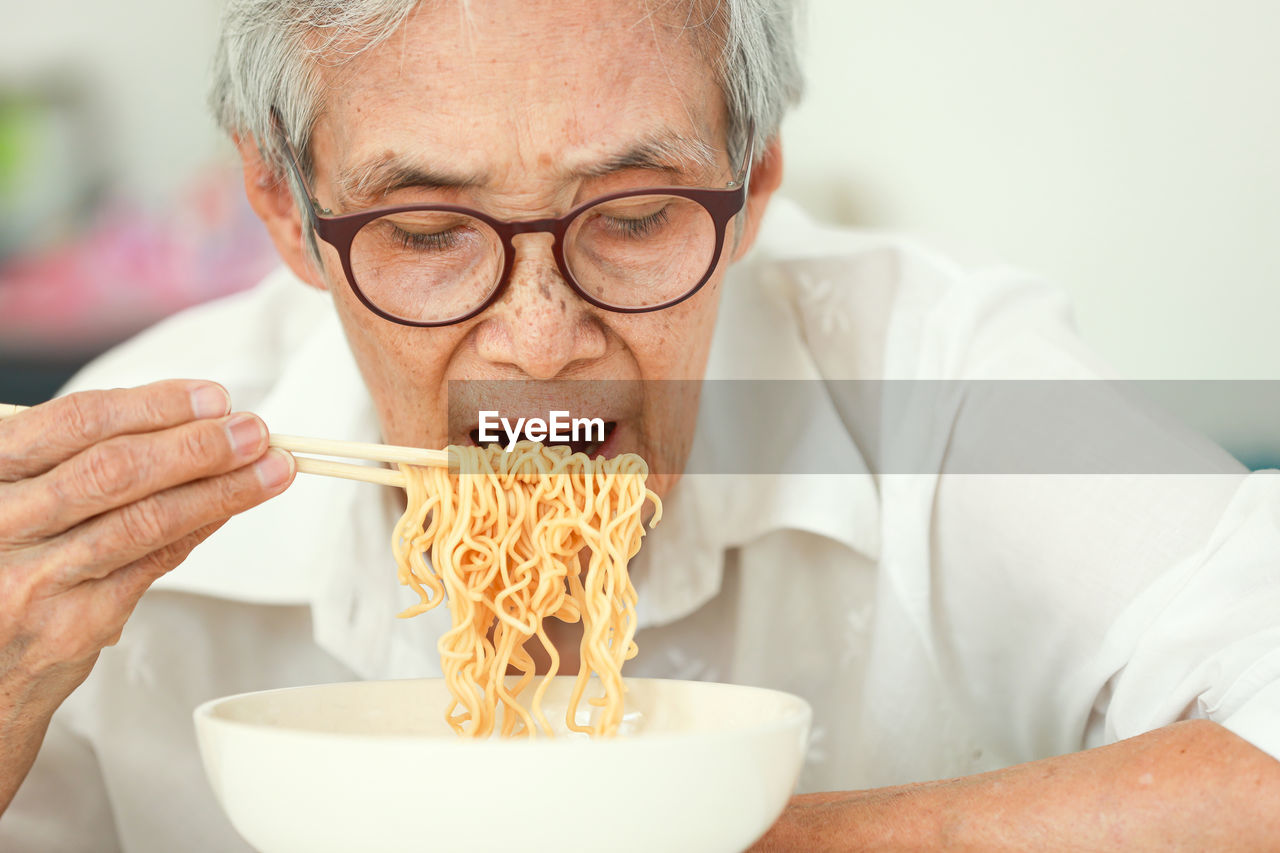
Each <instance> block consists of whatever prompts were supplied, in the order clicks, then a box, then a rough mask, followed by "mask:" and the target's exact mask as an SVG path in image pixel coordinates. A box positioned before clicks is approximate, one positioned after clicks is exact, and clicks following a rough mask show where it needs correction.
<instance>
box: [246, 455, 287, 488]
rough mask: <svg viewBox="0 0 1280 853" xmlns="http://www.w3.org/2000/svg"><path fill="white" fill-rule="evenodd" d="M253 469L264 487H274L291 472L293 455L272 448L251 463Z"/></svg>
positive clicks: (283, 480)
mask: <svg viewBox="0 0 1280 853" xmlns="http://www.w3.org/2000/svg"><path fill="white" fill-rule="evenodd" d="M253 471H254V473H255V474H257V475H258V482H259V483H261V484H262V487H263V488H264V489H274V488H276V487H278V486H279V485H280V484H282V483H284V482H285V481H286V480H288V479H289V477H290V475H292V474H293V457H291V456H290V455H289V454H287V453H285V452H284V451H283V450H276V449H274V448H273V449H271V450H268V451H267V453H266V455H265V456H263V457H262V458H261V459H259V460H258V461H257V462H255V463H254V464H253Z"/></svg>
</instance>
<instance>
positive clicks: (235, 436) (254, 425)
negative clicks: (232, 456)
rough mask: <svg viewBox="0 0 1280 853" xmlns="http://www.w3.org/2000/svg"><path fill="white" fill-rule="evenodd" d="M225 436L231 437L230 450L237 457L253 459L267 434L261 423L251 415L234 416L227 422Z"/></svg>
mask: <svg viewBox="0 0 1280 853" xmlns="http://www.w3.org/2000/svg"><path fill="white" fill-rule="evenodd" d="M227 434H228V435H229V436H230V437H231V449H232V450H234V451H235V452H236V455H237V456H246V457H253V456H256V455H257V454H258V449H259V448H261V447H262V440H263V439H264V438H266V434H267V433H266V430H265V429H264V428H263V426H262V421H260V420H258V419H257V418H255V417H254V416H253V415H236V416H235V417H234V418H232V419H231V420H229V421H227Z"/></svg>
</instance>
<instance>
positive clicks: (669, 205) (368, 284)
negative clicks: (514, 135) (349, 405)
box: [273, 110, 755, 326]
mask: <svg viewBox="0 0 1280 853" xmlns="http://www.w3.org/2000/svg"><path fill="white" fill-rule="evenodd" d="M274 112H275V111H274V110H273V114H274ZM275 118H276V127H277V129H278V132H280V136H281V138H282V139H283V141H284V145H285V147H286V149H287V150H288V152H289V169H290V171H291V173H292V177H293V180H294V181H296V182H297V186H298V187H300V188H301V189H302V191H303V193H304V195H305V196H306V197H307V199H308V200H309V201H310V206H311V210H310V211H309V214H310V220H311V221H310V223H309V224H310V226H311V227H312V228H313V229H314V231H315V233H316V234H317V235H318V236H319V237H320V239H322V240H324V241H325V242H326V243H328V244H329V245H331V246H333V248H334V249H336V250H337V252H338V256H339V257H340V258H341V260H342V269H343V271H344V272H345V273H346V276H347V283H348V284H350V285H351V290H352V291H353V292H354V293H355V295H356V297H357V298H358V299H359V300H360V301H361V302H362V303H364V305H365V306H366V307H367V308H368V309H369V310H370V311H372V312H373V313H375V314H377V315H378V316H380V317H383V318H385V319H387V320H390V321H392V322H393V323H401V324H403V325H406V326H447V325H450V324H452V323H460V322H462V321H463V320H469V319H471V318H472V317H474V316H476V315H477V314H479V313H480V312H482V311H484V310H485V309H486V308H488V307H489V306H490V305H492V304H493V303H494V302H496V301H497V300H498V298H499V297H501V296H502V294H503V292H504V291H505V290H506V288H507V285H508V284H509V283H510V278H511V268H512V267H513V266H514V264H515V256H516V250H515V246H514V244H513V243H512V239H513V238H514V237H515V236H516V235H517V234H537V233H549V234H551V235H553V237H554V240H553V244H552V253H553V255H554V256H555V261H556V266H557V267H559V270H560V275H561V276H562V277H563V278H564V280H565V282H566V283H568V285H569V286H570V287H572V288H573V290H574V291H575V292H576V293H577V294H578V295H579V296H581V297H582V298H583V299H585V300H586V301H587V302H589V303H591V304H592V305H594V306H596V307H597V308H603V309H605V310H607V311H617V312H621V313H624V314H639V313H643V312H646V311H660V310H662V309H663V308H670V307H671V306H672V305H676V304H679V303H680V302H683V301H684V300H686V299H688V298H689V297H691V296H693V295H694V294H695V293H697V292H698V291H699V290H700V289H701V288H702V286H703V285H705V284H706V283H707V281H708V280H710V278H711V275H712V273H713V272H714V271H715V268H716V265H717V264H718V263H719V261H720V255H721V252H722V251H723V249H724V236H725V231H726V230H727V228H728V224H729V222H730V221H731V220H732V219H733V217H734V216H735V215H737V213H738V212H739V211H740V210H742V208H743V206H744V205H745V204H746V198H747V186H748V180H749V173H750V168H751V161H752V157H753V153H754V148H755V133H754V130H753V131H752V132H751V133H750V134H749V136H748V144H747V149H746V154H745V156H744V158H743V162H742V164H741V165H740V167H739V169H738V173H737V176H736V177H735V178H734V180H733V181H732V182H731V183H729V184H728V185H727V186H726V187H724V188H723V189H703V188H694V187H653V188H646V189H636V190H627V191H625V192H617V193H611V194H610V195H606V196H602V197H600V198H597V199H594V200H592V201H589V202H586V203H585V204H581V205H579V206H578V207H575V208H574V209H573V210H571V211H569V212H568V213H566V214H565V215H564V216H561V217H555V218H549V219H527V220H520V221H507V220H501V219H495V218H494V217H492V216H489V215H488V214H486V213H484V212H483V211H480V210H474V209H472V208H469V207H460V206H458V205H452V204H412V205H400V206H395V207H380V208H374V209H372V210H364V211H360V212H357V213H347V214H342V215H337V216H335V215H333V213H332V212H331V211H329V210H326V209H324V208H323V207H321V205H320V203H319V202H318V201H317V200H316V199H315V197H314V196H313V195H312V194H311V191H310V189H309V188H308V187H307V184H306V182H305V181H304V180H303V177H302V169H301V167H300V165H299V161H298V157H297V154H296V152H295V151H294V150H293V147H292V144H291V143H290V142H289V140H288V139H287V137H286V136H285V134H284V133H283V129H282V125H281V123H280V121H279V116H278V114H276V115H275Z"/></svg>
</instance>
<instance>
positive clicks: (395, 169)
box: [335, 133, 717, 206]
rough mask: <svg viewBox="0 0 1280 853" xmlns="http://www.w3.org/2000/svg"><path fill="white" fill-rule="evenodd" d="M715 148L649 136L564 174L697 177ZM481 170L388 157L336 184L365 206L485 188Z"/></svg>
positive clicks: (348, 201)
mask: <svg viewBox="0 0 1280 853" xmlns="http://www.w3.org/2000/svg"><path fill="white" fill-rule="evenodd" d="M716 153H717V149H716V148H715V147H713V146H711V145H709V144H707V143H706V142H704V141H703V140H701V139H697V138H693V137H688V136H684V135H681V134H678V133H654V134H650V135H648V136H645V137H642V138H641V139H639V140H637V141H636V142H634V143H633V144H632V145H631V146H630V147H628V148H626V149H624V150H622V151H619V152H617V153H614V154H609V155H607V156H606V157H605V158H604V159H602V160H596V161H593V162H587V163H583V164H582V165H580V166H576V167H570V168H568V169H565V170H563V172H562V177H564V178H569V179H572V178H601V177H605V176H607V175H611V174H613V173H615V172H621V171H625V170H627V169H648V170H653V171H660V172H671V173H675V174H686V175H690V176H691V177H696V178H702V177H705V176H707V175H711V174H714V173H715V171H716V167H717V163H716ZM489 179H490V178H489V175H488V174H487V173H484V172H477V173H472V174H463V173H454V172H449V171H448V170H445V169H440V168H437V167H434V166H428V165H426V164H424V163H421V162H419V161H416V160H412V159H408V158H405V157H401V156H399V155H395V154H390V155H387V156H384V157H382V158H380V159H378V160H373V161H371V162H366V163H364V164H361V165H357V166H354V167H351V168H344V169H341V170H339V172H338V175H337V177H336V178H335V184H336V189H337V194H338V198H339V200H340V201H341V202H342V203H343V204H344V206H346V205H353V204H369V203H372V202H374V201H376V200H378V199H380V198H383V197H385V196H387V195H390V194H391V193H393V192H395V191H397V190H403V189H424V190H465V189H474V188H476V187H480V186H484V185H485V184H486V183H487V182H488V181H489Z"/></svg>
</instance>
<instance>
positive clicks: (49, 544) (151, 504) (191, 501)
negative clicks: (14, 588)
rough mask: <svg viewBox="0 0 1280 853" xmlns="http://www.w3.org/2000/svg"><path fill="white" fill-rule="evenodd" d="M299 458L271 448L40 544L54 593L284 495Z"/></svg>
mask: <svg viewBox="0 0 1280 853" xmlns="http://www.w3.org/2000/svg"><path fill="white" fill-rule="evenodd" d="M295 472H296V467H295V465H294V461H293V457H292V456H291V455H290V454H288V453H286V452H284V451H283V450H275V449H272V450H269V451H267V453H266V454H264V455H263V456H262V458H261V459H259V460H258V461H257V462H255V463H253V464H252V465H246V466H244V467H242V468H238V469H236V470H235V471H232V472H230V473H228V474H221V475H218V476H216V477H209V478H206V479H204V480H197V481H196V482H194V483H186V484H184V485H181V486H176V487H174V488H172V489H168V490H166V491H163V492H160V493H158V494H154V495H151V496H149V497H146V498H143V499H142V500H140V501H135V502H134V503H131V504H128V505H127V506H123V507H120V508H119V509H115V510H112V511H110V512H108V513H105V514H103V515H100V516H98V517H96V518H92V519H90V520H89V521H86V522H84V523H83V524H80V525H79V526H77V527H74V528H72V529H71V530H69V531H67V532H66V533H64V534H62V535H60V536H58V537H57V538H54V539H50V540H47V541H45V542H44V543H41V544H40V545H39V546H37V548H36V550H37V551H38V552H39V554H40V556H39V557H38V560H37V562H38V564H39V565H41V566H42V567H43V570H42V575H43V576H42V578H41V582H42V586H43V587H44V588H45V589H46V590H47V591H48V592H49V593H50V594H57V593H58V592H60V591H62V590H65V589H68V588H70V587H72V586H74V585H76V584H78V583H82V582H84V581H86V580H89V579H92V578H102V577H106V576H107V575H109V574H110V573H111V572H113V571H115V570H116V569H119V568H121V567H123V566H127V565H129V564H130V563H132V562H134V561H135V560H139V559H142V558H143V557H145V556H146V555H148V554H150V553H151V552H153V551H158V550H160V549H161V548H164V547H165V546H167V545H169V544H171V543H173V542H176V541H178V540H179V539H181V538H182V537H184V536H186V535H188V534H189V533H192V532H194V531H196V530H199V529H200V528H202V527H205V526H206V525H209V524H214V523H216V522H219V521H222V520H225V519H227V518H229V517H230V516H233V515H235V514H237V513H240V512H244V511H245V510H247V509H250V508H251V507H254V506H257V505H258V504H260V503H262V502H263V501H265V500H267V499H269V498H271V497H274V496H275V495H278V494H280V493H281V492H283V491H284V490H285V489H286V488H288V486H289V484H290V483H291V482H293V476H294V473H295Z"/></svg>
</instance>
